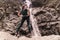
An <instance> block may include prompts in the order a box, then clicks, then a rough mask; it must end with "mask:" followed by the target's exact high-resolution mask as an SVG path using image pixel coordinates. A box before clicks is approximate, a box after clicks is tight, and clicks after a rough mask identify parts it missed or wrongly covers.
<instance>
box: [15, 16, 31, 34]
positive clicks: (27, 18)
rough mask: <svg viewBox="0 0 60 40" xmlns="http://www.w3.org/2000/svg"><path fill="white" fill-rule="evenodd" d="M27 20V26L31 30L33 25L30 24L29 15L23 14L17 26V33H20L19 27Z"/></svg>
mask: <svg viewBox="0 0 60 40" xmlns="http://www.w3.org/2000/svg"><path fill="white" fill-rule="evenodd" d="M25 20H26V21H27V26H28V29H29V32H31V28H32V27H31V25H30V21H29V16H23V17H22V20H21V23H19V26H17V30H16V32H17V33H18V31H19V29H20V28H21V27H22V25H23V23H24V21H25Z"/></svg>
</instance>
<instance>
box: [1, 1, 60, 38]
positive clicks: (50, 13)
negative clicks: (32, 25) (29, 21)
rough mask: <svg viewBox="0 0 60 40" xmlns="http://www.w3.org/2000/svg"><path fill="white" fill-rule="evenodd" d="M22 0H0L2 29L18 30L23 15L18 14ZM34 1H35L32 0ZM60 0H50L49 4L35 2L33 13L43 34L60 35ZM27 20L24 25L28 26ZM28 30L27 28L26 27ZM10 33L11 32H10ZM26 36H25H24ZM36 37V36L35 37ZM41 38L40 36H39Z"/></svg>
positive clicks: (9, 31) (10, 31)
mask: <svg viewBox="0 0 60 40" xmlns="http://www.w3.org/2000/svg"><path fill="white" fill-rule="evenodd" d="M21 2H22V1H21V0H20V1H17V0H15V1H14V0H10V1H7V0H0V4H1V5H0V31H4V32H8V33H13V32H15V31H16V27H17V24H18V23H20V20H21V17H18V16H17V10H20V9H21V5H22V4H23V3H21ZM32 2H33V1H32ZM59 2H60V0H53V1H52V0H50V1H49V2H48V4H47V3H46V4H40V2H37V3H38V4H39V5H42V6H41V7H40V6H39V5H37V3H36V4H34V2H33V5H36V6H39V7H36V8H35V6H34V8H33V13H34V16H35V17H36V18H37V24H38V27H39V30H40V31H41V35H42V36H46V35H51V34H55V35H60V14H59V13H60V3H59ZM26 26H27V25H26V22H25V23H24V25H23V29H24V27H26ZM26 30H27V28H26ZM9 35H10V34H9ZM23 38H25V37H23ZM33 39H34V38H33ZM38 39H39V37H38Z"/></svg>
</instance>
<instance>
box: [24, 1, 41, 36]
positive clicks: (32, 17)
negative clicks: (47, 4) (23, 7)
mask: <svg viewBox="0 0 60 40" xmlns="http://www.w3.org/2000/svg"><path fill="white" fill-rule="evenodd" d="M25 2H26V4H27V6H28V7H30V5H31V4H32V3H31V1H30V0H26V1H25ZM29 10H30V21H31V24H32V27H33V32H34V36H41V35H40V31H39V29H38V25H37V21H36V18H34V15H33V14H32V8H29Z"/></svg>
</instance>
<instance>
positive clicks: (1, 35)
mask: <svg viewBox="0 0 60 40" xmlns="http://www.w3.org/2000/svg"><path fill="white" fill-rule="evenodd" d="M0 40H17V37H15V36H12V35H10V34H9V33H7V32H2V31H0Z"/></svg>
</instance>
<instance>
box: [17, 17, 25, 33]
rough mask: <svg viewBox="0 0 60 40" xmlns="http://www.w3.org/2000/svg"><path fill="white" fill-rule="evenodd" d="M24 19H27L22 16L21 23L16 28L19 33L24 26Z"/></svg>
mask: <svg viewBox="0 0 60 40" xmlns="http://www.w3.org/2000/svg"><path fill="white" fill-rule="evenodd" d="M24 21H25V18H22V20H21V23H20V25H19V26H17V29H16V32H17V33H18V31H19V29H20V28H21V27H22V25H23V23H24Z"/></svg>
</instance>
